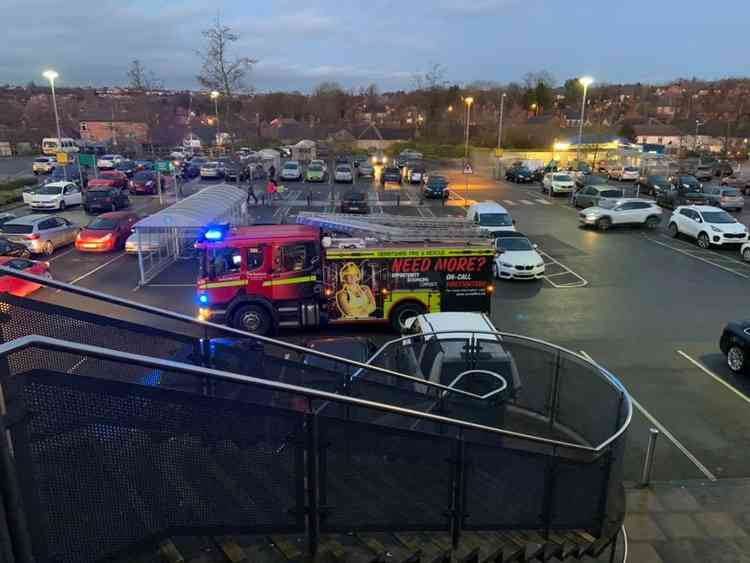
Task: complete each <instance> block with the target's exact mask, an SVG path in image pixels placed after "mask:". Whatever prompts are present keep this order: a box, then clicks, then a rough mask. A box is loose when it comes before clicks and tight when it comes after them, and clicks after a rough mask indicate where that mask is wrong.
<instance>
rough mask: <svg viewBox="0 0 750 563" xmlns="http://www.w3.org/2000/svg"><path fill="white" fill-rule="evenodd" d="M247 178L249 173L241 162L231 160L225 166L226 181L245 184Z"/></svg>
mask: <svg viewBox="0 0 750 563" xmlns="http://www.w3.org/2000/svg"><path fill="white" fill-rule="evenodd" d="M246 177H247V171H246V170H245V167H244V166H243V165H242V163H241V162H239V161H237V160H230V161H228V162H226V163H225V164H224V179H225V180H226V181H227V182H232V181H234V182H244V181H245V179H246Z"/></svg>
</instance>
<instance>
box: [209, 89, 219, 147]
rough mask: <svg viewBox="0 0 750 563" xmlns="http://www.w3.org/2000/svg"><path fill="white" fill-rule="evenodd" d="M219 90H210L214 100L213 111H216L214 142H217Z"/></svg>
mask: <svg viewBox="0 0 750 563" xmlns="http://www.w3.org/2000/svg"><path fill="white" fill-rule="evenodd" d="M219 96H220V94H219V92H218V91H216V90H213V91H212V92H211V99H212V100H213V101H214V112H215V113H216V144H217V145H218V144H219V139H220V136H219Z"/></svg>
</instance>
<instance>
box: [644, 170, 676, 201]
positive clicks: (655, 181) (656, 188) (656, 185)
mask: <svg viewBox="0 0 750 563" xmlns="http://www.w3.org/2000/svg"><path fill="white" fill-rule="evenodd" d="M669 185H670V180H669V178H667V177H666V176H657V175H653V176H646V179H645V180H644V181H643V182H638V186H639V189H640V193H642V194H647V195H652V196H654V197H656V196H657V195H659V193H660V192H662V191H664V190H666V189H669Z"/></svg>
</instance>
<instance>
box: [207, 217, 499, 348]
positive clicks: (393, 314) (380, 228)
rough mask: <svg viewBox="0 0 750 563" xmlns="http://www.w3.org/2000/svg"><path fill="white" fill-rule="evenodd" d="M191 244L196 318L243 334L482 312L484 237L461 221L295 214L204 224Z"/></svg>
mask: <svg viewBox="0 0 750 563" xmlns="http://www.w3.org/2000/svg"><path fill="white" fill-rule="evenodd" d="M195 246H196V248H197V249H198V254H199V257H200V274H199V279H198V283H197V293H198V295H197V301H198V307H199V311H198V314H199V317H200V318H202V319H206V320H211V321H212V322H224V323H226V324H229V325H231V326H233V327H235V328H238V329H241V330H245V331H248V332H253V333H258V334H268V333H273V332H276V331H277V330H278V329H279V328H281V327H311V326H320V325H322V324H326V323H371V322H382V323H390V324H391V326H392V327H393V328H394V329H396V330H400V329H401V328H402V327H403V326H404V323H405V322H406V320H407V319H409V318H411V317H413V316H416V315H419V314H423V313H435V312H439V311H481V312H489V311H490V303H491V294H492V291H493V289H494V287H493V285H492V271H491V268H492V259H493V256H494V252H495V251H494V247H493V245H492V240H491V239H489V238H487V236H486V235H485V234H483V233H481V231H480V230H479V229H478V227H476V225H474V223H473V222H469V221H465V220H461V219H456V218H432V219H428V218H417V217H399V216H389V215H373V216H364V217H358V218H353V217H351V216H346V215H340V214H333V213H328V214H325V213H320V214H314V213H304V212H303V213H300V214H299V215H298V217H297V224H289V225H262V226H261V225H257V226H248V227H236V228H230V227H229V226H228V225H221V226H212V227H209V228H208V229H206V230H205V231H204V233H203V235H202V236H201V238H200V239H199V240H198V241H197V242H196V245H195Z"/></svg>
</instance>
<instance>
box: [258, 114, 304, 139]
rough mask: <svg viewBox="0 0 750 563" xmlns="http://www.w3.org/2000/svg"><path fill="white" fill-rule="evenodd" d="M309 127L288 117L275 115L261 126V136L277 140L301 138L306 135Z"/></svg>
mask: <svg viewBox="0 0 750 563" xmlns="http://www.w3.org/2000/svg"><path fill="white" fill-rule="evenodd" d="M309 133H310V128H309V127H308V126H307V125H305V124H304V123H300V122H299V121H297V120H296V119H293V118H290V117H277V118H276V119H273V120H271V122H270V123H269V124H268V125H267V126H263V127H261V136H263V137H270V138H272V139H278V140H293V139H301V138H303V137H306V136H308V135H309Z"/></svg>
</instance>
